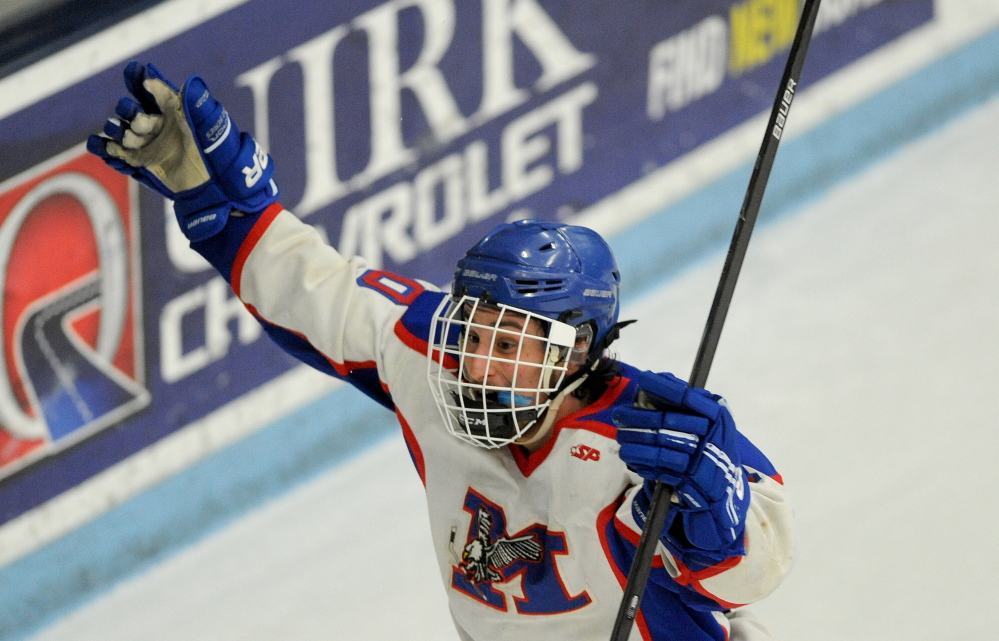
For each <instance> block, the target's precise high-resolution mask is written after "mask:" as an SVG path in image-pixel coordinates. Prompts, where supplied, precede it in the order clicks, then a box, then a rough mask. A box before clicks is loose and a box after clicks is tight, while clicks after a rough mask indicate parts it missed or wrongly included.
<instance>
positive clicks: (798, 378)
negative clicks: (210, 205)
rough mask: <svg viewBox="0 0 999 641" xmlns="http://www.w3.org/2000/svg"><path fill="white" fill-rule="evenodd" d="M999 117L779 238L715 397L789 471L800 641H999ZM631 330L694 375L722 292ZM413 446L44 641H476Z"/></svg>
mask: <svg viewBox="0 0 999 641" xmlns="http://www.w3.org/2000/svg"><path fill="white" fill-rule="evenodd" d="M997 123H999V100H992V101H990V102H988V103H986V104H984V105H983V106H981V107H980V108H979V109H977V110H975V111H974V112H972V113H970V114H969V115H967V116H965V117H962V118H961V119H959V120H958V121H955V122H953V123H951V124H949V125H947V126H946V127H945V128H943V129H941V130H939V131H938V132H936V133H934V134H932V135H931V136H929V137H927V138H925V139H923V140H920V141H918V142H916V143H914V144H912V145H909V146H908V147H906V148H905V149H903V150H902V151H900V152H898V153H896V154H894V155H892V157H890V158H889V159H887V160H886V161H884V162H881V163H879V164H878V165H877V166H875V167H873V168H872V169H870V170H868V171H865V172H864V173H862V174H860V175H858V176H856V177H855V178H853V179H850V180H848V181H847V182H845V183H843V184H840V185H839V186H837V187H836V188H835V189H833V190H832V191H831V192H829V193H828V194H826V195H824V196H823V197H822V198H821V199H820V200H816V201H814V202H812V203H810V204H809V205H808V206H807V207H806V208H805V209H804V210H803V211H802V212H800V213H797V214H795V215H793V216H791V217H788V218H785V219H783V220H782V221H781V222H779V223H777V224H774V225H772V226H769V227H766V228H761V229H758V230H757V232H756V234H755V237H754V239H753V242H752V244H751V246H750V249H749V255H748V258H747V261H746V264H745V266H744V270H743V274H742V277H741V279H740V282H739V286H738V288H737V291H736V295H735V299H734V301H733V306H732V310H731V313H730V315H729V318H728V322H727V325H726V328H725V332H724V335H723V337H722V341H721V345H720V347H719V350H718V354H717V357H716V359H715V363H714V367H713V369H712V372H711V376H710V378H709V381H708V385H707V386H708V387H709V388H710V389H712V390H714V391H718V392H720V393H723V394H725V396H726V397H727V398H728V399H729V402H730V404H731V406H732V407H733V409H734V413H735V417H736V419H737V421H738V424H739V425H740V427H741V429H742V430H743V431H745V432H746V433H747V434H748V435H749V436H750V438H752V439H753V440H754V441H755V442H756V443H757V444H758V445H759V446H760V447H761V448H762V449H763V450H764V451H765V452H766V453H767V454H768V455H769V456H770V458H771V459H772V460H773V462H774V463H775V464H776V466H777V467H778V469H779V470H780V471H781V472H782V474H783V477H784V479H785V481H786V483H787V487H788V488H789V490H790V492H791V495H792V497H793V499H794V503H795V505H796V516H797V527H798V535H799V543H798V552H797V562H796V567H795V569H794V570H793V572H792V574H791V575H790V577H789V578H788V579H787V581H786V582H785V583H784V585H783V586H781V587H780V588H779V589H778V590H777V592H775V593H774V594H773V595H772V596H770V597H769V598H768V599H766V600H764V601H762V602H760V603H758V604H756V605H754V606H751V607H752V608H753V609H754V610H755V612H756V613H757V615H758V616H760V617H761V618H762V619H763V620H764V621H765V622H766V623H767V624H768V626H769V627H770V628H771V629H772V630H773V631H774V632H775V633H776V635H777V636H778V638H779V639H782V640H784V641H797V640H804V639H808V640H813V641H827V640H828V641H832V640H836V641H840V640H843V639H850V640H851V641H866V640H871V641H875V640H876V641H884V640H888V639H900V640H901V639H904V640H906V641H918V640H924V639H925V640H927V641H929V640H931V639H932V640H934V641H936V640H939V639H986V638H994V637H993V636H992V635H994V634H995V632H994V629H995V625H994V623H993V622H992V621H991V619H990V617H991V616H994V610H995V607H996V605H997V604H999V554H996V553H995V541H996V531H997V528H999V500H997V499H996V497H995V496H994V494H993V492H995V491H996V488H999V467H997V466H996V465H994V464H993V461H992V457H993V456H995V455H996V454H997V453H999V429H997V421H996V416H997V415H999V392H997V390H996V387H997V385H999V124H997ZM720 262H721V256H720V255H719V256H714V257H712V258H711V259H709V260H705V261H703V262H701V263H699V264H697V265H695V266H693V267H692V268H691V269H689V270H688V271H687V272H686V273H684V274H682V275H681V276H680V277H679V278H677V279H674V280H672V281H670V282H667V283H665V284H664V285H663V286H662V287H661V288H659V289H658V290H657V291H655V292H653V293H649V294H648V295H646V296H644V297H643V298H642V299H641V300H639V301H633V302H631V303H630V304H629V305H627V306H626V308H625V310H624V311H623V315H622V317H623V318H638V319H640V322H639V324H638V325H637V326H636V327H633V328H629V329H628V330H626V331H625V333H624V334H625V335H624V337H623V338H622V340H621V341H620V343H618V345H617V350H618V351H619V353H620V355H621V357H622V358H623V359H624V360H628V361H630V362H632V363H634V364H636V365H639V366H643V367H649V368H655V369H669V370H672V371H674V372H677V373H678V374H680V375H681V376H687V375H688V374H689V370H690V367H691V364H692V362H693V357H694V352H695V350H696V346H697V343H698V341H699V339H700V333H701V328H702V326H703V324H704V320H705V318H706V316H707V308H708V305H709V303H710V299H711V295H712V293H713V291H714V287H715V283H716V281H717V278H718V273H719V270H720ZM422 502H423V499H422V486H421V485H420V483H419V480H418V478H417V475H416V473H415V471H414V470H413V468H412V465H411V463H410V461H409V458H408V456H407V454H406V452H405V449H404V447H403V444H402V440H401V438H393V439H391V440H388V441H386V442H384V443H382V444H380V445H378V446H376V447H374V448H372V449H370V450H368V451H367V452H365V453H364V454H363V455H361V456H359V457H357V458H356V459H354V460H352V461H351V462H349V463H348V464H345V465H343V466H340V467H337V468H335V469H332V470H330V471H329V472H328V473H326V474H325V475H323V476H322V477H320V478H318V479H316V480H315V481H313V482H310V483H308V484H307V485H304V486H302V487H300V488H298V489H297V490H295V491H293V492H291V493H290V494H288V495H286V496H284V497H282V498H280V499H278V500H276V501H273V502H271V503H269V504H267V505H265V506H263V507H261V508H260V509H258V510H256V511H255V512H253V513H251V514H249V515H248V516H246V517H245V518H243V519H241V520H239V521H238V522H236V523H235V524H233V525H232V526H231V527H229V528H227V529H225V530H223V531H221V532H218V533H217V534H215V535H213V536H211V537H209V538H207V539H205V540H204V541H202V542H201V543H198V544H196V545H195V546H193V547H191V548H188V549H186V550H185V551H183V552H181V553H179V554H177V555H176V556H174V557H172V558H170V559H169V560H167V561H166V562H164V563H162V564H161V565H159V566H157V567H155V568H153V569H151V570H149V571H147V572H145V573H144V574H142V575H140V576H137V577H135V578H133V579H131V580H129V581H126V582H124V583H122V584H120V585H119V586H118V587H117V588H116V589H114V590H112V591H111V592H109V593H107V594H105V595H104V596H102V597H101V598H99V599H97V600H95V601H94V602H92V603H91V604H89V605H88V606H86V607H84V608H83V609H80V610H78V611H76V612H74V613H72V614H70V615H68V616H66V617H65V618H63V619H61V620H60V621H58V622H57V623H55V624H53V625H52V626H50V627H49V628H47V629H45V630H43V631H41V632H40V633H39V634H37V635H36V636H35V637H34V641H68V640H70V639H72V640H73V641H89V640H97V639H100V640H101V641H117V640H122V641H124V640H128V641H134V640H135V639H143V640H145V641H160V640H162V641H166V640H170V641H175V640H177V639H184V640H186V641H198V640H205V641H209V640H210V641H225V640H228V639H232V640H237V639H238V640H239V641H254V640H260V641H273V640H275V639H290V640H296V641H307V640H312V639H352V640H362V639H372V640H383V639H416V640H422V639H428V640H429V639H434V640H448V639H455V635H454V632H453V631H452V629H451V626H450V620H449V616H448V613H447V606H446V601H445V597H444V589H443V587H442V585H441V582H440V579H439V578H438V576H437V570H436V567H435V564H434V562H433V561H432V559H431V550H430V537H429V532H428V525H427V520H426V516H425V515H424V512H423V506H422Z"/></svg>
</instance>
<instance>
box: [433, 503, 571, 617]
mask: <svg viewBox="0 0 999 641" xmlns="http://www.w3.org/2000/svg"><path fill="white" fill-rule="evenodd" d="M464 509H465V511H466V512H468V513H469V514H471V516H472V521H471V524H470V525H469V528H468V539H467V542H466V543H465V547H464V549H463V550H462V553H461V562H460V564H459V565H458V567H453V568H452V576H451V587H453V588H454V589H456V590H459V591H461V592H464V593H465V594H467V595H468V596H470V597H472V598H473V599H475V600H476V601H480V602H482V603H484V604H486V605H489V606H491V607H493V608H496V609H497V610H500V611H502V612H507V611H509V603H508V602H507V598H508V597H510V598H512V599H513V603H514V607H515V608H516V610H517V612H519V613H521V614H559V613H561V612H569V611H571V610H578V609H579V608H581V607H583V606H585V605H588V604H589V603H590V595H588V594H587V593H586V591H585V590H584V591H583V592H582V593H581V594H579V595H577V596H570V595H569V593H568V591H567V590H566V588H565V585H564V584H563V583H562V579H561V577H559V575H558V569H557V568H556V567H555V561H554V558H553V557H554V556H555V555H559V554H568V552H569V550H568V548H567V547H566V543H565V535H564V534H562V533H560V532H551V531H549V530H548V528H546V527H545V526H543V525H539V524H537V523H536V524H534V525H531V526H528V527H526V528H524V529H523V530H521V531H519V532H517V533H515V534H508V533H507V531H506V515H505V514H504V512H503V508H501V507H499V506H497V505H496V504H494V503H492V502H491V501H489V500H488V499H486V498H484V497H483V496H481V495H480V494H478V493H477V492H476V491H475V490H473V489H471V488H469V490H468V493H467V494H466V495H465V505H464ZM518 584H519V585H518Z"/></svg>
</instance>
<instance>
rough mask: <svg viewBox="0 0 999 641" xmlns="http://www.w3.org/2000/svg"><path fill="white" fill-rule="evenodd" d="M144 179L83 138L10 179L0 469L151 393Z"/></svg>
mask: <svg viewBox="0 0 999 641" xmlns="http://www.w3.org/2000/svg"><path fill="white" fill-rule="evenodd" d="M135 189H136V188H135V186H134V184H130V182H129V180H128V178H127V177H125V176H122V175H121V174H118V173H117V172H115V171H113V170H111V169H109V168H107V167H106V166H105V165H104V163H103V162H101V161H100V160H99V159H97V158H95V157H93V156H91V155H90V154H88V153H86V151H85V150H84V149H83V148H82V146H81V147H79V148H74V149H72V150H70V151H69V152H67V153H66V154H63V155H61V156H59V157H57V158H53V159H51V160H49V161H48V162H46V163H44V164H43V165H41V166H39V167H36V168H34V169H31V170H29V171H27V172H25V173H23V174H21V175H19V176H16V177H14V178H12V179H10V180H8V181H6V182H4V183H3V184H0V281H2V283H3V298H2V313H0V337H2V340H0V352H2V354H0V363H2V365H3V370H2V375H0V476H4V475H6V474H9V473H10V472H11V471H13V470H14V469H18V468H20V467H22V466H23V465H24V464H25V463H26V462H27V461H28V460H33V459H35V458H36V457H38V456H40V455H44V454H48V453H52V452H54V451H56V450H59V449H63V448H65V447H66V446H68V445H71V444H73V443H76V442H78V441H79V440H80V439H82V438H84V437H86V436H89V435H91V434H93V433H94V432H96V431H98V430H101V429H103V428H105V427H108V426H109V425H112V424H114V423H117V422H119V421H121V420H122V419H124V418H126V417H127V416H129V415H131V414H134V413H135V412H137V411H138V410H139V409H141V408H142V407H145V406H146V405H147V404H148V403H149V392H148V390H147V389H146V387H145V385H144V380H143V367H142V356H143V354H142V349H143V346H142V344H141V343H142V341H141V339H140V327H141V324H140V318H139V294H138V285H139V278H138V274H137V269H138V264H139V261H138V249H137V245H136V241H135V238H136V237H137V228H136V227H137V223H138V220H137V215H136V195H137V194H136V192H135Z"/></svg>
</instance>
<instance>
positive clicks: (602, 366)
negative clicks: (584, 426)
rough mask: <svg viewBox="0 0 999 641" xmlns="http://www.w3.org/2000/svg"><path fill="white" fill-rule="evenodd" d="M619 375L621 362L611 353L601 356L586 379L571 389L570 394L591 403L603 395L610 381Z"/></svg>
mask: <svg viewBox="0 0 999 641" xmlns="http://www.w3.org/2000/svg"><path fill="white" fill-rule="evenodd" d="M620 375H621V363H619V362H618V361H617V360H616V359H614V358H613V355H611V356H605V357H601V358H600V360H598V361H597V364H596V365H595V366H594V367H593V369H592V370H590V375H589V376H587V377H586V380H585V381H583V382H582V384H580V386H579V387H577V388H576V389H574V390H573V391H572V395H573V396H574V397H576V398H578V399H579V400H581V401H583V402H585V403H592V402H594V401H596V400H597V399H598V398H600V397H601V396H603V395H604V392H606V391H607V388H608V387H609V386H610V383H611V381H613V380H614V379H615V378H617V377H618V376H620Z"/></svg>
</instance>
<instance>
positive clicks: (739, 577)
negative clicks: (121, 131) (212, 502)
mask: <svg viewBox="0 0 999 641" xmlns="http://www.w3.org/2000/svg"><path fill="white" fill-rule="evenodd" d="M193 247H194V248H195V249H197V250H198V251H199V252H201V253H202V254H203V255H204V256H205V257H206V258H208V259H209V261H211V262H212V263H213V264H214V265H215V266H216V268H217V269H219V271H220V272H221V273H222V274H223V275H224V276H226V277H227V278H228V279H229V281H230V283H231V285H232V287H233V290H234V291H235V292H236V294H237V295H238V296H239V297H240V299H241V300H242V301H243V302H244V303H245V304H246V306H247V307H248V308H249V309H250V310H251V312H253V313H254V314H255V315H256V316H257V317H258V318H259V319H260V320H261V322H262V324H263V325H264V327H265V329H266V330H267V332H268V333H269V334H270V336H271V337H272V338H273V339H274V340H275V341H276V342H277V343H278V344H279V345H281V346H282V348H284V349H285V350H287V351H288V352H290V353H291V354H293V355H295V356H296V357H297V358H299V359H301V360H302V361H304V362H306V363H309V364H311V365H313V366H314V367H317V368H319V369H320V370H322V371H325V372H327V373H329V374H330V375H333V376H337V377H339V378H343V379H346V380H347V381H349V382H351V383H352V384H354V385H356V386H357V387H358V388H360V389H361V390H362V391H364V392H365V393H367V394H368V395H369V396H371V397H372V398H374V399H375V400H377V401H378V402H381V403H382V404H384V405H386V406H387V407H390V408H391V409H393V410H394V411H395V413H396V415H397V416H398V419H399V424H400V425H401V426H402V433H403V436H404V438H405V441H406V444H407V446H408V448H409V452H410V454H411V456H412V459H413V463H414V465H415V466H416V469H417V471H418V473H419V476H420V479H421V480H422V481H423V484H424V486H425V488H426V496H427V507H428V510H429V515H430V524H431V529H432V537H433V543H434V552H435V554H436V558H437V561H438V566H439V570H440V577H441V580H442V582H443V584H444V588H445V590H446V591H447V593H448V597H449V602H450V608H451V613H452V616H453V618H454V621H455V624H456V627H457V628H458V631H459V635H460V636H462V638H464V639H475V640H477V641H500V640H509V641H524V640H529V639H539V640H540V639H544V640H546V641H552V640H559V639H564V640H566V641H570V640H571V641H585V640H590V639H593V640H597V639H607V638H609V636H610V631H611V628H612V626H613V622H614V619H615V616H616V613H617V609H618V606H619V604H620V601H621V595H622V589H623V585H624V583H625V580H626V577H627V572H628V568H629V566H630V563H631V558H632V556H633V554H634V551H635V546H636V544H637V542H638V538H639V536H640V533H641V528H639V527H638V526H637V525H636V523H635V520H634V517H633V515H632V509H631V502H632V501H631V500H632V497H633V496H634V494H635V493H636V492H637V491H638V490H639V488H640V487H641V483H640V481H641V479H639V478H638V477H637V476H635V475H634V474H633V473H631V472H630V471H629V470H628V469H627V468H626V466H625V465H624V463H623V462H622V461H621V460H620V458H618V455H617V452H618V449H619V446H618V444H617V441H616V440H615V438H614V434H615V428H614V427H613V423H612V422H611V420H610V415H611V412H612V410H613V408H614V406H615V405H616V404H619V403H631V402H632V400H633V399H634V396H635V386H634V384H633V383H632V382H631V381H632V379H633V378H634V376H635V375H636V374H637V373H638V372H637V371H636V370H635V369H633V368H631V367H629V366H627V365H622V374H621V376H620V377H618V378H617V379H615V380H614V381H613V382H612V383H611V385H610V386H609V388H608V390H607V391H606V393H605V394H604V395H603V396H602V397H601V398H600V399H598V400H597V401H596V402H594V403H592V404H591V405H589V406H588V407H586V408H584V409H583V410H580V411H578V412H576V413H575V414H573V415H571V416H568V417H566V418H564V419H562V420H560V421H559V422H558V423H557V424H556V425H555V426H554V428H553V429H554V436H553V438H551V439H550V440H549V441H548V442H547V443H546V444H545V445H544V446H543V447H542V448H541V449H539V450H538V451H536V452H533V453H530V454H528V453H527V452H526V450H523V449H522V448H520V447H519V446H510V447H506V448H501V449H493V450H487V449H483V448H479V447H476V446H473V445H470V444H467V443H465V442H463V441H460V440H459V439H456V438H455V437H453V436H451V435H450V434H449V433H448V432H447V430H446V428H445V426H444V425H443V423H442V422H441V417H440V414H439V412H438V409H437V407H436V405H435V403H434V400H433V398H432V395H431V392H430V388H429V384H428V382H427V376H426V372H427V368H428V362H427V337H428V335H429V327H430V323H431V318H432V315H433V313H434V311H435V310H436V308H437V306H438V303H439V302H440V300H441V297H442V296H444V295H445V294H444V293H441V292H438V291H435V289H434V288H433V287H431V286H429V285H428V284H426V283H422V282H417V281H413V280H410V279H407V278H402V277H400V276H397V275H393V274H389V273H385V272H381V271H372V270H367V269H366V268H365V265H364V262H363V261H362V260H361V259H356V258H355V259H351V260H345V259H344V258H343V257H341V256H340V255H339V254H338V253H337V252H336V251H335V250H334V249H332V248H331V247H329V246H327V245H326V244H325V243H324V242H323V241H322V240H321V238H320V236H319V235H318V234H317V233H316V231H315V230H313V229H312V228H311V227H309V226H308V225H305V224H303V223H302V222H301V221H299V220H298V219H297V218H296V217H295V216H294V215H293V214H291V213H289V212H287V211H284V210H283V209H282V208H281V207H280V206H278V205H273V206H271V207H270V208H269V209H267V210H266V211H265V212H264V213H263V214H261V215H260V216H258V217H243V218H235V217H234V218H230V221H229V223H228V224H227V226H226V228H225V230H224V231H223V232H222V233H221V234H220V235H218V236H216V237H213V238H210V239H208V240H206V241H202V242H200V243H195V244H194V245H193ZM740 455H741V459H742V461H743V463H744V466H745V467H746V469H747V473H748V474H749V478H750V481H751V483H750V486H751V489H752V499H751V503H750V513H749V515H748V517H747V523H746V530H745V537H746V539H745V543H746V549H747V554H746V556H738V557H733V558H730V559H727V560H726V561H725V562H723V563H721V564H717V565H714V566H711V567H706V568H705V567H696V568H695V567H690V566H688V565H687V564H685V563H684V560H683V559H681V558H674V556H673V555H671V554H670V553H669V552H668V551H667V550H666V549H665V548H664V547H663V546H662V545H661V544H660V548H659V552H660V553H659V555H658V556H657V558H656V563H655V564H654V567H653V572H652V575H651V577H650V581H649V586H648V588H647V590H646V593H645V596H644V598H643V601H642V606H641V610H640V613H639V616H638V618H637V620H636V626H635V628H634V630H633V632H632V636H631V638H632V639H655V640H673V641H696V640H700V639H703V640H715V641H722V640H725V639H728V638H729V635H730V619H731V614H730V615H729V616H726V615H725V614H724V612H725V611H727V610H730V609H733V608H736V607H738V606H740V605H743V604H746V603H751V602H753V601H756V600H758V599H760V598H762V597H764V596H766V595H767V594H769V593H770V592H771V591H772V590H773V589H774V588H776V586H777V585H778V584H779V583H780V581H781V580H782V578H783V577H784V575H785V574H786V573H787V571H788V570H789V568H790V562H791V552H792V548H793V534H792V528H791V510H790V507H789V505H788V503H787V500H786V498H785V495H784V492H783V487H782V483H781V480H780V477H779V475H778V474H777V473H776V472H775V471H774V469H773V467H772V466H771V465H770V463H769V461H767V459H766V458H765V457H764V456H763V455H762V454H761V453H760V452H759V450H757V449H756V448H755V447H753V446H752V444H751V443H750V442H749V441H748V440H746V439H744V438H743V439H742V440H741V443H740ZM736 636H738V635H736ZM747 638H748V637H747ZM756 638H759V637H756Z"/></svg>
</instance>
